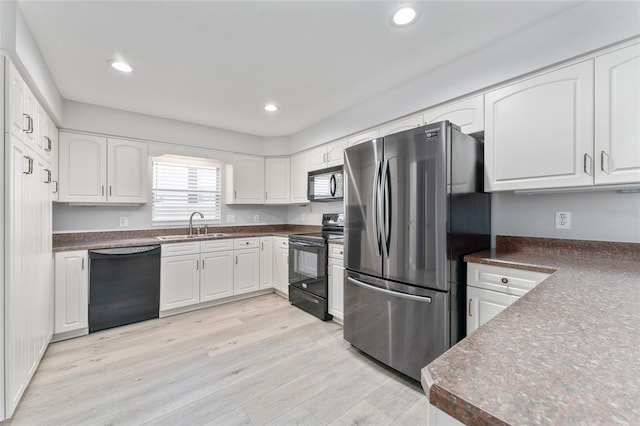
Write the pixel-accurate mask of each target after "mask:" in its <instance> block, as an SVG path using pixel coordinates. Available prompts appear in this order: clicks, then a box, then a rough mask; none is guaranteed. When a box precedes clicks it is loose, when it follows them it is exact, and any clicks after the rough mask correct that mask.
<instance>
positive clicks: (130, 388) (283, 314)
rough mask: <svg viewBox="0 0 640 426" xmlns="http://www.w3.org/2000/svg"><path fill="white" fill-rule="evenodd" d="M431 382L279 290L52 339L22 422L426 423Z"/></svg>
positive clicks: (20, 412)
mask: <svg viewBox="0 0 640 426" xmlns="http://www.w3.org/2000/svg"><path fill="white" fill-rule="evenodd" d="M427 407H428V401H427V398H426V397H425V395H424V393H423V392H422V389H421V388H420V387H419V385H417V384H416V383H414V382H411V381H409V380H407V379H406V378H404V377H403V376H401V375H398V374H396V373H394V372H392V371H390V370H389V369H387V368H385V367H383V366H381V365H380V364H378V363H376V362H375V361H372V360H371V359H370V358H368V357H366V356H364V355H363V354H362V353H360V352H359V351H357V350H355V349H353V348H352V347H351V346H350V345H349V344H348V343H347V342H345V341H344V340H343V338H342V328H341V327H340V326H339V325H338V324H335V323H333V322H322V321H320V320H318V319H316V318H315V317H312V316H311V315H309V314H307V313H305V312H303V311H301V310H299V309H297V308H295V307H293V306H291V305H290V304H289V302H288V301H286V300H285V299H283V298H282V297H280V296H277V295H275V294H269V295H265V296H260V297H256V298H252V299H247V300H243V301H239V302H234V303H230V304H227V305H222V306H216V307H213V308H208V309H204V310H201V311H196V312H191V313H187V314H182V315H177V316H173V317H169V318H163V319H157V320H151V321H145V322H143V323H138V324H133V325H129V326H125V327H119V328H115V329H111V330H106V331H102V332H99V333H93V334H91V335H89V336H85V337H80V338H77V339H72V340H68V341H64V342H59V343H54V344H51V345H50V346H49V349H48V350H47V353H46V354H45V357H44V359H43V361H42V363H41V365H40V367H39V369H38V371H37V372H36V374H35V376H34V378H33V380H32V382H31V385H30V386H29V388H28V389H27V392H26V394H25V396H24V398H23V400H22V402H21V403H20V405H19V406H18V409H17V410H16V412H15V414H14V416H13V419H11V420H10V421H9V422H7V423H6V424H11V425H16V426H17V425H66V424H73V425H142V424H148V425H190V426H193V425H205V424H210V425H292V424H298V425H356V424H357V425H390V424H394V425H426V424H427Z"/></svg>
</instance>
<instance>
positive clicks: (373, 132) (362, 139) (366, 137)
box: [347, 129, 380, 146]
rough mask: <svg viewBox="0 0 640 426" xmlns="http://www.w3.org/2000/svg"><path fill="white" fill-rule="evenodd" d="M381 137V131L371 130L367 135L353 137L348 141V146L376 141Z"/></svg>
mask: <svg viewBox="0 0 640 426" xmlns="http://www.w3.org/2000/svg"><path fill="white" fill-rule="evenodd" d="M379 136H380V130H379V129H375V130H370V131H368V132H366V133H361V134H359V135H355V136H351V137H350V138H349V139H348V141H347V145H349V146H353V145H357V144H359V143H362V142H366V141H370V140H371V139H375V138H377V137H379Z"/></svg>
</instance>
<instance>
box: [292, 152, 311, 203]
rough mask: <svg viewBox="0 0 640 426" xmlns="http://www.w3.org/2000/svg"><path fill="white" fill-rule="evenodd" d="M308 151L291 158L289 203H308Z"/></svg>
mask: <svg viewBox="0 0 640 426" xmlns="http://www.w3.org/2000/svg"><path fill="white" fill-rule="evenodd" d="M309 155H310V154H309V151H305V152H302V153H299V154H296V155H293V156H291V198H290V199H291V202H292V203H308V202H309V200H308V198H307V184H308V175H307V173H308V172H309V170H310V169H309Z"/></svg>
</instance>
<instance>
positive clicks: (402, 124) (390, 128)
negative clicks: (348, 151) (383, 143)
mask: <svg viewBox="0 0 640 426" xmlns="http://www.w3.org/2000/svg"><path fill="white" fill-rule="evenodd" d="M423 124H424V116H423V115H422V114H418V115H414V116H411V117H408V118H403V119H401V120H396V121H393V122H391V123H389V124H387V125H385V126H382V127H380V136H387V135H391V134H394V133H399V132H404V131H405V130H410V129H415V128H416V127H420V126H422V125H423ZM351 145H353V144H351Z"/></svg>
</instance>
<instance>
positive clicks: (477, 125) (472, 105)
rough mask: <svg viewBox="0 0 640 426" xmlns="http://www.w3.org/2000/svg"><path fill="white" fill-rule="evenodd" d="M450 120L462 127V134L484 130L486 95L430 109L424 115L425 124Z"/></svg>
mask: <svg viewBox="0 0 640 426" xmlns="http://www.w3.org/2000/svg"><path fill="white" fill-rule="evenodd" d="M444 120H449V121H450V122H452V123H453V124H455V125H456V126H458V127H460V130H461V131H462V133H466V134H469V133H476V132H481V131H483V130H484V95H478V96H474V97H472V98H468V99H464V100H461V101H458V102H453V103H450V104H446V105H443V106H440V107H437V108H433V109H430V110H428V111H426V112H425V113H424V121H425V124H429V123H435V122H436V121H444Z"/></svg>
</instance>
